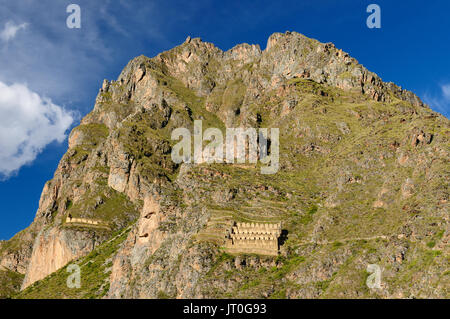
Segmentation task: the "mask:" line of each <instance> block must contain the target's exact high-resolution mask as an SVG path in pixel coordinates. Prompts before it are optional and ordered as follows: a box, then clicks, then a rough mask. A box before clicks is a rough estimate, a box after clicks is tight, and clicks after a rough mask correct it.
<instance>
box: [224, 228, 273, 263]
mask: <svg viewBox="0 0 450 319" xmlns="http://www.w3.org/2000/svg"><path fill="white" fill-rule="evenodd" d="M280 235H281V223H277V224H265V223H235V224H234V225H233V227H232V228H231V229H230V230H229V232H228V234H227V235H226V243H225V248H226V250H227V251H228V252H230V253H248V254H260V255H271V256H276V255H278V248H279V244H278V238H279V237H280Z"/></svg>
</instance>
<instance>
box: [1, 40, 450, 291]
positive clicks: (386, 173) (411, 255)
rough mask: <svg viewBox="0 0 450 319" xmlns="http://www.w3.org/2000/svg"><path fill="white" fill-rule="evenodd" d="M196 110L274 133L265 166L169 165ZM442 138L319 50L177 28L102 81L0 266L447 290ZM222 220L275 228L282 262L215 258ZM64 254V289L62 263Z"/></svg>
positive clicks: (114, 287) (207, 280) (254, 286)
mask: <svg viewBox="0 0 450 319" xmlns="http://www.w3.org/2000/svg"><path fill="white" fill-rule="evenodd" d="M194 120H202V121H203V129H206V128H208V127H216V128H219V129H221V130H224V129H225V128H226V127H255V128H264V127H267V128H274V127H275V128H279V129H280V169H279V171H278V172H277V173H276V174H274V175H262V174H260V169H259V167H257V166H255V165H249V164H244V165H231V164H207V163H203V164H201V165H193V164H182V165H177V164H175V163H174V162H173V161H172V160H171V155H170V154H171V149H172V146H173V145H174V141H172V140H171V132H172V131H173V129H175V128H179V127H185V128H188V129H190V130H191V131H192V129H193V122H194ZM448 136H449V122H448V119H446V118H444V117H443V116H440V115H439V114H436V113H434V112H432V111H431V110H430V109H429V108H428V106H426V105H424V104H423V103H422V102H421V101H420V99H419V98H418V97H417V96H416V95H414V94H413V93H411V92H409V91H406V90H402V89H401V88H400V87H398V86H396V85H395V84H392V83H384V82H383V81H382V80H381V79H380V78H379V77H378V76H377V75H376V74H374V73H372V72H370V71H368V70H367V69H365V68H364V67H363V66H362V65H360V64H359V63H358V62H357V61H356V60H355V59H354V58H352V57H350V56H349V55H348V54H347V53H345V52H343V51H342V50H339V49H337V48H335V46H334V45H333V44H330V43H328V44H323V43H320V42H318V41H316V40H312V39H309V38H307V37H305V36H303V35H301V34H298V33H295V32H287V33H285V34H281V33H275V34H273V35H272V36H271V37H270V38H269V39H268V43H267V47H266V49H265V50H261V49H260V48H259V47H258V46H255V45H248V44H241V45H238V46H236V47H234V48H232V49H230V50H228V51H225V52H224V51H222V50H220V49H219V48H217V47H215V46H214V45H213V44H211V43H206V42H202V41H201V40H200V39H191V38H188V39H186V41H185V42H184V43H183V44H181V45H180V46H178V47H175V48H173V49H172V50H169V51H167V52H163V53H161V54H159V55H158V56H156V57H153V58H147V57H145V56H140V57H137V58H135V59H133V60H132V61H130V62H129V63H128V65H127V66H126V67H125V68H124V70H123V71H122V73H121V74H120V76H119V78H118V79H117V81H111V82H110V81H107V80H105V81H104V82H103V85H102V87H101V89H100V91H99V94H98V96H97V98H96V101H95V105H94V108H93V110H92V112H91V113H89V114H88V115H87V116H86V117H85V118H84V119H83V120H82V121H81V124H80V126H78V127H76V128H75V129H74V130H73V131H72V133H71V134H70V137H69V149H68V151H67V153H66V154H65V155H64V156H63V158H62V159H61V161H60V163H59V165H58V168H57V170H56V172H55V175H54V178H53V179H52V180H51V181H49V182H47V183H46V185H45V187H44V189H43V192H42V196H41V199H40V203H39V209H38V211H37V213H36V217H35V220H34V222H33V223H32V224H31V225H30V227H29V228H27V229H25V230H24V231H22V232H20V233H19V234H17V235H16V236H15V237H14V238H12V239H11V240H9V241H7V242H3V243H1V244H0V265H2V266H4V267H6V268H7V269H9V270H10V271H13V272H16V273H21V274H24V275H25V279H24V282H23V285H22V286H23V288H25V287H27V286H29V285H31V284H33V283H35V285H33V289H29V288H28V289H25V290H23V291H22V292H21V293H20V295H19V296H21V297H30V298H32V297H39V296H46V297H50V298H51V297H54V298H60V297H74V298H78V297H86V298H88V297H89V298H90V297H98V298H100V297H107V298H122V297H126V298H158V297H159V298H163V297H173V298H174V297H178V298H189V297H196V298H214V297H237V298H239V297H255V298H268V297H279V298H284V297H286V298H298V297H301V298H305V297H306V298H316V297H337V298H344V297H445V294H446V292H445V289H446V287H448V284H447V282H448V278H447V277H448V274H447V273H446V271H447V265H446V259H445V258H446V257H445V256H446V254H448V247H447V246H448V245H447V244H448V180H449V178H448V177H449V176H448V171H449V169H448V168H449V167H448V158H449V153H448V152H449V142H448ZM69 216H70V217H69ZM71 219H73V220H76V221H102V223H103V222H104V223H105V224H106V225H108V227H98V225H95V224H94V223H88V222H80V223H71V222H67V221H68V220H69V221H70V220H71ZM234 221H238V222H255V223H279V222H282V224H283V229H284V230H285V233H284V235H283V245H282V246H281V247H280V253H279V256H278V257H276V256H263V255H257V254H255V255H242V254H240V255H239V254H238V255H235V256H231V255H228V254H226V253H223V250H222V249H221V247H223V246H224V245H225V234H226V229H227V228H228V227H229V225H230V223H231V222H234ZM92 250H95V251H94V252H93V253H91V254H89V253H90V252H91V251H92ZM88 254H89V255H88ZM86 255H88V256H86ZM75 259H76V262H77V263H78V264H79V265H81V274H82V282H83V283H84V284H83V288H82V289H78V290H76V291H75V290H70V289H68V288H67V287H66V286H65V285H64V283H65V277H64V276H67V273H66V272H64V269H62V270H60V271H58V269H60V268H61V267H64V266H65V265H66V264H67V263H69V262H74V260H75ZM368 264H378V265H379V266H380V267H381V269H382V276H383V277H382V278H383V279H382V289H380V290H371V289H369V288H368V287H367V286H366V285H365V279H366V278H367V276H368V275H369V274H368V273H367V272H366V269H367V265H368ZM55 271H56V273H55V274H54V276H52V277H47V278H45V279H43V278H44V277H46V276H47V275H49V274H51V273H54V272H55ZM83 276H84V277H83ZM9 277H10V276H9ZM17 278H21V277H17ZM83 278H84V281H83ZM93 278H98V279H97V280H94V279H93ZM41 279H43V280H41ZM446 280H447V281H446ZM0 285H1V283H0ZM16 287H17V285H16Z"/></svg>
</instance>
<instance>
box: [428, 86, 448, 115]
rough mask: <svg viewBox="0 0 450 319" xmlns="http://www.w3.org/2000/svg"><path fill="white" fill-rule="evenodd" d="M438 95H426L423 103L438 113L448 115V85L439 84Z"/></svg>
mask: <svg viewBox="0 0 450 319" xmlns="http://www.w3.org/2000/svg"><path fill="white" fill-rule="evenodd" d="M439 89H440V90H439V93H438V94H434V95H433V94H430V93H426V94H425V95H424V101H425V103H427V104H428V105H430V106H431V107H432V108H433V109H435V110H436V111H438V112H439V113H441V114H443V115H445V116H447V117H448V116H449V115H450V83H446V84H441V85H440V87H439Z"/></svg>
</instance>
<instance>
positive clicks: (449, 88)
mask: <svg viewBox="0 0 450 319" xmlns="http://www.w3.org/2000/svg"><path fill="white" fill-rule="evenodd" d="M441 90H442V95H444V98H445V99H447V100H448V101H450V84H445V85H442V86H441Z"/></svg>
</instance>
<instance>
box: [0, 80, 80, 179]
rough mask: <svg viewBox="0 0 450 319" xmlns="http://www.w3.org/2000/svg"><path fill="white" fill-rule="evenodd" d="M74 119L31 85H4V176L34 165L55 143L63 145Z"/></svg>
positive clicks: (0, 153) (0, 131) (0, 127)
mask: <svg viewBox="0 0 450 319" xmlns="http://www.w3.org/2000/svg"><path fill="white" fill-rule="evenodd" d="M73 120H74V119H73V116H72V114H71V113H70V112H67V111H66V110H64V109H63V108H61V107H60V106H58V105H55V104H53V103H52V101H51V100H50V99H47V98H43V97H41V96H39V95H38V94H37V93H35V92H32V91H31V90H30V89H28V87H27V86H25V85H22V84H13V85H11V86H8V85H6V84H4V83H3V82H0V177H1V178H7V177H9V176H10V175H11V174H12V173H14V172H16V171H17V170H19V169H20V168H21V167H22V166H23V165H25V164H29V163H31V162H32V161H33V160H34V159H35V158H36V156H37V155H38V154H39V153H40V152H41V151H42V150H43V149H44V148H45V146H47V145H48V144H50V143H51V142H53V141H57V142H63V141H64V139H65V138H66V134H65V133H66V131H67V129H68V128H69V127H70V125H71V124H72V122H73Z"/></svg>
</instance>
